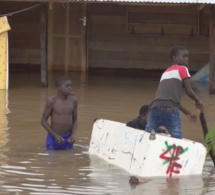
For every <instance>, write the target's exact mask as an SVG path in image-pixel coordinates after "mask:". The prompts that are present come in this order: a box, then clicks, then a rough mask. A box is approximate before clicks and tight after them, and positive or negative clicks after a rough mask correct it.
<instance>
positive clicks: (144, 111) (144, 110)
mask: <svg viewBox="0 0 215 195" xmlns="http://www.w3.org/2000/svg"><path fill="white" fill-rule="evenodd" d="M148 112H149V105H143V106H142V107H141V108H140V111H139V116H140V115H141V114H142V115H146V114H147V113H148Z"/></svg>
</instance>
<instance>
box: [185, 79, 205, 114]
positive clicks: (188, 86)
mask: <svg viewBox="0 0 215 195" xmlns="http://www.w3.org/2000/svg"><path fill="white" fill-rule="evenodd" d="M183 82H184V87H185V90H186V93H187V95H188V96H189V97H190V98H191V99H192V100H194V101H195V105H196V108H198V109H199V110H200V111H203V110H204V106H203V104H202V102H201V101H200V100H199V98H198V97H197V96H196V94H195V93H194V91H193V90H192V88H191V84H190V79H189V78H186V79H184V80H183Z"/></svg>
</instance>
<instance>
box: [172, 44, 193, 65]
mask: <svg viewBox="0 0 215 195" xmlns="http://www.w3.org/2000/svg"><path fill="white" fill-rule="evenodd" d="M170 58H171V60H172V61H173V63H174V64H178V65H185V66H187V65H188V62H189V59H188V50H187V48H186V47H184V46H181V45H178V46H174V47H173V48H172V49H171V51H170Z"/></svg>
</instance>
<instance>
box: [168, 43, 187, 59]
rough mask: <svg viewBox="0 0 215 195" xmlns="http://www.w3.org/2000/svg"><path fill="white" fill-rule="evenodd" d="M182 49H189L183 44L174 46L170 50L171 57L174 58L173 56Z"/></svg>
mask: <svg viewBox="0 0 215 195" xmlns="http://www.w3.org/2000/svg"><path fill="white" fill-rule="evenodd" d="M181 50H187V48H186V47H184V46H183V45H176V46H174V47H173V48H172V49H171V51H170V59H171V60H173V56H176V55H177V54H178V51H181Z"/></svg>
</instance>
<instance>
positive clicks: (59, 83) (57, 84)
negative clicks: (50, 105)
mask: <svg viewBox="0 0 215 195" xmlns="http://www.w3.org/2000/svg"><path fill="white" fill-rule="evenodd" d="M65 81H71V79H70V78H69V77H66V76H61V77H58V78H57V79H56V82H55V86H56V87H60V86H61V85H62V84H63V83H64V82H65Z"/></svg>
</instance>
